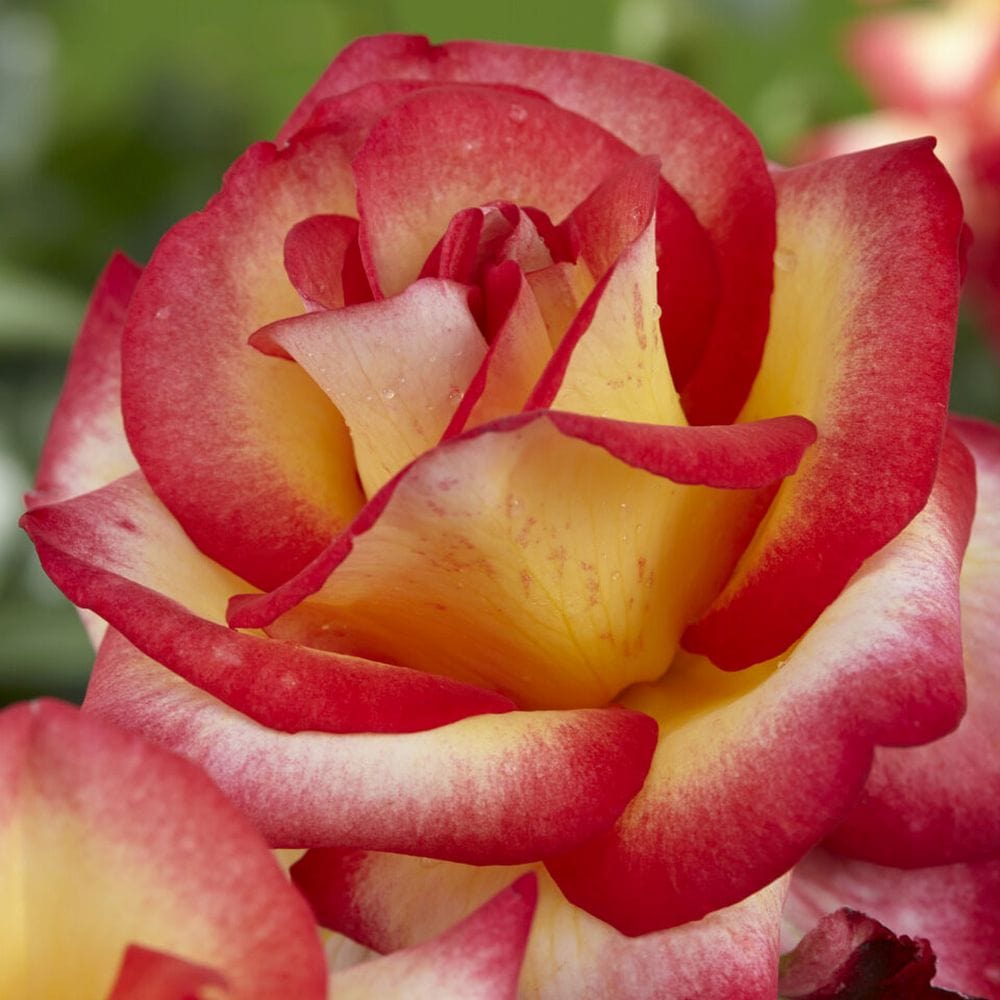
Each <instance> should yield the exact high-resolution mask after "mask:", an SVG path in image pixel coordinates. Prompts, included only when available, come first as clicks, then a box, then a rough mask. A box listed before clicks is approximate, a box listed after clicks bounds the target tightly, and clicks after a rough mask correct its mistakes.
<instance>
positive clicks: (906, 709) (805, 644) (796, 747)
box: [548, 439, 973, 934]
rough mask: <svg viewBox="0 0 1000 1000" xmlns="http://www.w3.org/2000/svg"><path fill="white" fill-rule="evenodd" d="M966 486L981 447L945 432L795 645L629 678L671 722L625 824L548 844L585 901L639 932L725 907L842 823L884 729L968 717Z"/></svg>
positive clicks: (633, 696)
mask: <svg viewBox="0 0 1000 1000" xmlns="http://www.w3.org/2000/svg"><path fill="white" fill-rule="evenodd" d="M972 490H973V484H972V469H971V462H970V460H969V456H968V454H967V453H966V452H965V449H964V448H962V446H961V445H959V444H957V443H955V442H953V441H951V439H949V441H948V446H947V448H946V450H945V452H944V453H943V456H942V463H941V472H940V476H939V479H938V485H937V488H936V489H935V491H934V493H933V494H932V496H931V500H930V501H929V502H928V505H927V508H926V509H925V510H924V511H923V512H922V513H921V514H920V515H919V516H918V517H917V518H916V519H915V520H914V521H913V523H912V524H911V525H910V526H909V527H908V528H907V529H906V530H905V531H904V532H903V533H902V534H901V535H900V536H899V537H898V538H897V539H896V540H894V541H893V542H892V543H890V545H888V546H887V547H886V548H885V549H884V550H883V551H882V552H880V553H879V554H878V555H876V556H874V557H872V559H870V560H869V561H868V563H867V564H866V565H865V566H864V567H863V568H862V570H861V571H860V572H859V573H858V574H857V575H856V576H855V578H854V579H853V580H852V581H851V583H850V584H849V586H848V587H847V588H846V589H845V590H844V592H843V593H842V594H841V596H840V597H839V598H838V599H837V601H835V602H834V603H833V604H832V605H831V606H830V607H829V608H828V609H827V610H826V611H825V612H824V614H823V615H822V616H821V617H820V618H819V620H818V621H817V622H816V624H815V625H814V626H813V628H812V629H811V630H810V631H809V632H808V633H807V634H806V635H805V636H804V637H803V639H802V640H801V641H800V642H799V644H798V645H797V646H796V647H795V648H794V649H793V650H790V651H789V652H788V653H786V654H785V658H783V659H782V660H780V661H775V662H772V663H767V664H761V665H759V666H756V667H752V668H750V669H749V670H745V671H740V672H737V673H726V672H724V671H720V670H718V669H716V668H715V667H713V666H712V664H711V663H709V662H708V661H706V660H704V659H703V658H694V657H688V656H685V657H682V658H680V660H679V661H678V662H675V663H674V665H673V666H672V667H671V669H670V670H669V671H667V673H666V675H665V676H664V678H663V680H661V681H660V682H658V683H657V684H655V685H640V686H638V688H637V689H633V690H632V691H631V692H626V696H625V698H623V699H622V700H623V703H624V704H627V705H628V706H629V707H632V708H636V709H639V710H640V711H645V712H648V713H649V714H651V715H653V716H654V718H656V719H657V721H658V722H659V724H660V731H661V736H660V741H659V745H658V747H657V752H656V755H655V757H654V758H653V763H652V765H651V767H650V773H649V777H648V778H647V779H646V783H645V785H644V786H643V790H642V792H641V793H640V794H639V795H638V796H637V797H636V798H635V799H634V800H633V801H632V802H631V803H630V805H629V807H628V809H627V810H626V811H625V813H624V814H623V815H622V817H621V819H619V821H618V823H617V824H616V825H615V826H614V827H613V828H612V829H611V830H609V831H608V832H607V833H606V834H602V835H601V836H600V837H599V838H597V839H596V841H594V842H593V843H591V844H586V845H584V846H583V847H582V848H579V849H577V850H576V851H574V852H572V853H571V854H570V855H569V856H567V857H564V858H558V859H553V860H551V861H549V863H548V865H549V870H550V871H551V872H552V873H553V874H554V876H555V878H556V880H557V881H558V882H559V884H560V886H561V887H562V888H563V891H564V892H566V895H567V896H568V897H569V898H570V899H571V900H572V901H573V902H575V903H577V905H579V906H583V907H585V908H586V909H587V910H589V911H590V912H592V913H594V914H596V915H597V916H599V917H601V918H603V919H604V920H607V921H608V922H609V923H612V924H613V925H614V926H616V927H619V928H620V929H622V930H623V931H626V932H627V933H632V934H639V933H644V932H648V931H651V930H655V929H658V928H660V927H667V926H671V925H674V924H677V923H681V922H683V921H686V920H692V919H695V918H698V917H700V916H702V915H703V914H704V913H707V912H709V911H711V910H714V909H717V908H718V907H720V906H726V905H728V904H730V903H732V902H734V901H735V900H738V899H741V898H742V897H744V896H746V895H748V894H749V893H752V892H754V891H756V890H757V889H759V888H760V887H761V886H763V885H766V884H767V883H768V882H770V881H771V880H773V879H774V878H776V877H777V876H778V875H780V874H781V873H782V872H784V871H787V870H788V869H789V868H790V867H791V865H792V864H794V863H795V861H796V860H798V858H800V857H801V856H802V855H803V854H804V853H805V851H806V850H808V848H809V847H810V846H812V845H813V844H814V843H816V841H817V840H819V839H820V838H821V837H822V836H824V835H825V834H826V833H828V832H829V831H830V830H831V829H833V828H834V826H835V825H836V824H837V823H838V822H839V820H840V819H841V817H842V816H843V815H844V814H845V812H846V811H847V810H848V808H849V807H850V806H851V804H852V803H853V802H854V800H855V797H856V796H857V793H858V791H859V789H860V787H861V784H862V782H863V781H864V779H865V777H866V775H867V773H868V768H869V766H870V763H871V756H872V749H873V746H874V745H875V744H895V745H907V744H912V743H920V742H925V741H926V740H928V739H934V738H936V737H938V736H940V735H942V734H944V733H946V732H948V731H949V730H950V729H952V728H953V727H954V726H955V725H956V724H957V722H958V719H959V718H960V715H961V711H962V708H963V698H962V694H963V690H962V659H961V656H962V654H961V643H960V637H959V606H958V573H959V565H960V562H961V556H962V551H963V549H964V547H965V542H966V539H967V537H968V528H969V522H970V520H971V515H972V504H973V498H972Z"/></svg>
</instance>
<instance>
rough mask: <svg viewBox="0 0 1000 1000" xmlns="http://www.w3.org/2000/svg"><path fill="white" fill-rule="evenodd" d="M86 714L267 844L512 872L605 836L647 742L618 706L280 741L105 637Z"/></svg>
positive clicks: (636, 719)
mask: <svg viewBox="0 0 1000 1000" xmlns="http://www.w3.org/2000/svg"><path fill="white" fill-rule="evenodd" d="M85 707H86V708H87V709H88V710H90V711H92V712H96V713H98V714H99V715H102V716H104V717H107V718H110V719H112V720H113V721H115V722H117V723H118V724H119V725H121V726H123V727H125V728H128V729H131V730H133V731H135V732H138V733H141V734H142V735H144V736H146V737H147V738H149V739H152V740H153V741H154V742H156V743H159V744H161V745H163V746H166V747H168V748H169V749H172V750H176V751H177V752H179V753H181V754H182V755H183V756H185V757H188V758H189V759H191V760H194V761H195V762H197V763H199V764H200V765H201V766H202V767H203V768H204V769H205V770H206V771H207V772H208V774H209V775H210V776H211V777H212V779H213V780H214V781H215V782H216V784H218V785H219V786H220V787H221V788H222V789H223V791H225V792H226V793H227V794H228V795H229V796H230V798H231V799H232V800H233V801H234V802H235V803H236V804H237V805H238V806H239V807H240V808H241V810H242V811H243V812H244V813H245V814H246V815H247V816H248V817H249V818H250V819H251V821H252V822H253V823H254V825H255V826H256V827H257V828H258V829H259V830H261V831H262V832H263V833H264V835H265V836H266V837H267V838H268V840H269V841H270V842H271V843H272V845H273V846H276V847H283V846H295V847H307V846H327V845H330V844H342V845H347V846H366V847H373V848H376V849H378V850H391V851H407V852H413V853H420V854H426V855H428V856H434V857H443V858H450V859H454V860H458V861H464V862H469V863H475V864H496V863H500V864H507V863H520V862H523V861H527V860H530V859H533V858H537V857H541V856H544V855H545V854H549V853H553V852H556V851H559V850H563V849H565V848H566V847H568V846H569V845H571V844H574V843H579V842H580V841H581V840H583V839H585V838H586V837H588V836H591V835H592V834H593V833H595V832H597V831H598V830H601V829H604V828H606V827H607V826H609V825H610V824H611V823H612V822H613V821H614V819H615V817H617V816H618V815H619V814H620V812H621V810H622V809H623V808H624V807H625V804H626V803H627V802H628V801H629V799H631V798H632V796H633V795H634V794H635V793H636V791H638V789H639V786H640V785H641V784H642V780H643V778H644V777H645V774H646V770H647V768H648V766H649V759H650V756H651V755H652V751H653V744H654V742H655V738H656V733H655V726H654V724H653V723H652V720H650V719H648V718H647V717H646V716H644V715H641V714H639V713H636V712H628V711H624V710H622V709H619V708H607V709H592V710H581V711H576V712H509V713H507V714H505V715H482V716H478V717H476V718H469V719H464V720H462V721H459V722H457V723H453V724H451V725H448V726H443V727H441V728H438V729H432V730H428V731H426V732H420V733H409V734H403V735H395V734H393V735H385V734H376V733H371V734H368V733H358V734H351V735H338V736H330V735H327V734H324V733H316V732H299V733H281V732H276V731H275V730H273V729H269V728H267V727H265V726H261V725H259V724H257V723H256V722H253V721H252V720H251V719H249V718H247V717H246V716H244V715H241V714H239V713H238V712H236V711H234V710H233V709H231V708H229V707H228V706H226V705H224V704H222V703H221V702H219V701H217V700H216V699H214V698H212V697H210V696H209V695H207V694H205V693H204V691H202V690H200V689H199V688H196V687H193V686H192V685H190V684H188V683H187V682H186V681H184V680H182V679H181V678H180V677H178V676H177V675H176V674H172V673H171V672H170V671H168V670H166V669H165V668H164V667H162V666H160V665H159V664H157V663H155V662H154V661H152V660H150V659H149V658H148V657H145V656H143V655H142V654H141V653H140V652H139V651H138V650H136V649H135V648H134V647H132V646H131V645H130V644H129V643H128V642H127V641H126V640H124V639H123V638H122V636H121V635H119V634H118V633H116V632H114V631H110V632H109V633H108V636H107V638H106V639H105V641H104V644H103V645H102V647H101V650H100V653H99V655H98V658H97V662H96V664H95V667H94V674H93V676H92V678H91V682H90V686H89V688H88V690H87V700H86V702H85Z"/></svg>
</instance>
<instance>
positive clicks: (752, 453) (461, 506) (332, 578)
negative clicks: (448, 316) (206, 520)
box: [229, 411, 811, 707]
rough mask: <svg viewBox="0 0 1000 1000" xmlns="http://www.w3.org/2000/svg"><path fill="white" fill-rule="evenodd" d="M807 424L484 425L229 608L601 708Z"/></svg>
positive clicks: (664, 644)
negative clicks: (299, 564)
mask: <svg viewBox="0 0 1000 1000" xmlns="http://www.w3.org/2000/svg"><path fill="white" fill-rule="evenodd" d="M810 439H811V428H810V427H809V425H808V424H807V423H806V422H805V421H802V420H800V419H798V418H792V417H790V418H785V419H780V420H774V421H769V422H764V423H761V424H757V425H741V426H737V427H710V428H709V427H703V428H702V427H699V428H692V427H663V426H659V425H651V424H635V423H626V422H621V421H615V420H606V419H602V418H594V417H587V416H584V415H582V414H568V413H562V412H558V411H531V412H526V413H522V414H519V415H516V416H514V417H509V418H506V419H505V420H501V421H497V422H495V423H493V424H488V425H482V426H480V427H477V428H474V429H473V430H471V431H468V432H466V433H465V434H463V435H462V436H461V437H459V438H453V439H452V440H451V441H448V442H446V443H445V444H442V445H441V446H439V447H438V448H436V449H434V450H433V451H432V452H428V453H426V454H425V455H423V456H422V457H421V458H420V459H418V460H417V461H416V462H414V463H413V464H412V465H411V466H409V467H408V468H407V469H405V470H404V471H403V472H402V473H400V475H399V476H397V477H396V479H394V480H393V481H391V482H390V483H389V484H387V485H386V487H385V488H384V489H383V490H382V491H381V492H380V493H379V494H378V495H377V496H376V497H375V498H373V500H372V501H371V502H370V503H369V505H368V507H367V508H366V509H365V511H364V512H363V513H362V514H361V516H360V517H359V518H358V519H357V521H355V523H354V525H352V527H351V529H350V530H349V532H346V533H345V534H344V535H342V536H341V537H340V538H339V539H337V540H336V542H334V544H333V545H332V546H331V547H330V548H329V549H328V550H327V552H326V553H325V554H324V555H323V556H322V557H320V558H319V559H317V560H316V561H314V563H313V564H312V565H311V566H309V567H307V569H306V570H305V571H303V573H301V574H299V576H298V577H296V578H294V579H292V580H291V581H289V583H288V584H286V585H285V586H283V587H281V588H278V589H277V590H276V591H273V592H272V593H271V594H266V595H261V596H259V597H257V596H248V597H246V598H241V599H239V600H238V602H237V603H235V604H234V606H233V608H232V610H231V611H230V618H229V620H230V623H231V624H233V625H235V626H237V627H241V628H242V627H250V628H254V627H260V626H270V629H269V631H270V632H271V633H272V634H274V635H277V636H280V637H282V638H286V639H291V640H293V641H296V642H300V643H304V644H306V645H318V646H319V647H320V648H336V649H338V650H340V651H342V652H350V653H353V654H355V655H361V656H365V657H369V658H373V659H378V660H383V661H385V662H390V663H400V664H405V665H407V666H411V667H415V668H417V669H420V670H426V671H428V672H431V673H441V674H445V675H447V676H451V677H454V678H456V679H457V680H462V681H464V682H467V683H474V684H479V685H482V686H485V687H489V688H494V689H496V690H499V691H501V692H504V693H507V694H511V695H513V696H514V697H515V698H516V699H518V700H519V703H520V704H521V705H522V706H526V707H580V706H595V707H596V706H598V705H603V704H607V702H608V701H610V700H611V699H612V698H613V697H614V696H615V695H616V694H617V693H618V692H619V691H621V690H622V689H623V688H624V687H626V686H627V685H628V684H630V683H633V682H634V681H636V680H639V679H647V680H652V679H653V678H656V677H658V676H659V675H660V674H662V673H663V671H664V669H665V668H666V666H667V664H668V663H669V661H670V659H671V658H672V656H673V653H674V649H675V648H676V642H677V637H678V635H679V634H680V631H681V630H682V628H683V627H684V623H685V622H687V621H690V620H691V618H692V617H694V616H695V615H697V613H698V610H699V608H702V607H705V606H706V605H707V604H708V602H709V601H710V600H711V598H712V595H713V594H715V593H717V588H718V587H719V586H721V584H722V581H723V580H724V579H725V577H726V575H727V574H728V572H729V570H730V569H731V567H732V566H733V565H734V563H735V560H736V558H737V557H738V554H739V552H740V551H741V548H742V546H743V545H745V544H746V540H747V538H749V535H750V533H751V532H752V531H753V528H754V526H755V525H756V523H757V520H758V519H759V517H760V514H761V511H762V507H763V505H764V504H766V502H767V500H768V499H769V498H770V496H771V494H772V491H773V485H774V484H775V483H776V482H777V480H778V479H779V478H780V477H781V476H784V475H787V474H788V473H790V472H791V471H793V470H794V468H795V466H796V465H797V463H798V460H799V457H800V456H801V454H802V451H803V450H804V448H805V446H806V444H807V443H808V442H809V440H810ZM650 473H652V475H651V474H650ZM303 602H304V603H303ZM285 612H290V613H289V614H287V615H286V616H285V617H281V618H279V616H281V615H284V613H285ZM276 619H277V621H276Z"/></svg>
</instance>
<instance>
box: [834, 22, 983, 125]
mask: <svg viewBox="0 0 1000 1000" xmlns="http://www.w3.org/2000/svg"><path fill="white" fill-rule="evenodd" d="M848 57H849V58H850V60H851V62H852V63H853V64H854V66H855V67H856V68H857V70H858V72H859V73H860V74H861V76H862V78H863V79H864V81H865V83H866V85H867V86H868V88H869V89H870V90H871V91H872V93H873V95H874V98H875V103H876V104H877V105H880V106H885V107H888V108H890V109H894V110H900V111H906V112H914V113H918V114H919V113H926V112H928V111H933V110H940V109H942V108H943V109H944V110H945V112H946V113H947V111H949V110H950V109H952V108H953V109H955V110H956V111H957V112H958V113H959V114H961V113H962V112H963V111H966V110H967V108H968V105H969V103H970V102H971V101H972V100H973V99H974V98H975V96H976V95H977V94H980V93H983V92H984V91H985V90H986V89H987V88H988V87H989V85H990V82H991V78H992V76H993V74H994V73H995V72H996V71H997V68H998V66H1000V37H998V35H997V15H996V8H995V7H993V6H992V5H991V4H976V3H951V4H948V5H947V7H946V8H945V9H939V10H934V9H927V10H904V11H893V12H892V13H890V14H884V15H881V16H877V17H867V18H865V19H864V20H863V21H861V22H859V23H858V24H857V25H855V27H854V30H853V31H852V33H851V35H850V37H849V39H848Z"/></svg>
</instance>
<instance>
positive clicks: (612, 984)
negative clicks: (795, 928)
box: [292, 850, 785, 1000]
mask: <svg viewBox="0 0 1000 1000" xmlns="http://www.w3.org/2000/svg"><path fill="white" fill-rule="evenodd" d="M528 870H532V869H528ZM533 870H535V872H536V874H537V877H538V886H539V898H538V909H537V911H536V913H535V919H534V924H533V927H532V931H531V937H530V939H529V941H528V950H527V955H526V956H525V961H524V969H523V971H522V974H521V980H520V993H519V996H520V997H522V998H523V1000H576V998H578V997H602V998H607V1000H661V998H664V997H670V998H672V1000H673V998H677V1000H680V998H682V997H698V1000H773V998H774V995H775V987H776V984H777V955H778V929H779V928H778V925H779V919H780V918H779V915H780V911H781V905H782V900H783V899H784V893H785V880H784V879H782V880H780V881H779V882H778V883H776V884H774V885H771V886H767V887H766V888H765V889H763V890H762V891H761V892H759V893H756V894H755V895H753V896H750V897H749V898H748V899H745V900H743V901H741V902H740V903H739V904H737V905H736V906H732V907H729V908H728V909H725V910H720V911H718V912H716V913H713V914H710V915H709V916H708V917H706V918H705V919H704V920H700V921H697V922H695V923H691V924H686V925H684V926H682V927H677V928H674V929H672V930H669V931H664V932H660V933H656V934H648V935H646V936H644V937H639V938H629V937H626V936H625V935H623V934H621V933H619V932H618V931H616V930H615V929H614V928H613V927H609V926H608V925H607V924H605V923H603V922H602V921H600V920H597V919H595V918H594V917H592V916H590V915H589V914H587V913H585V912H584V911H582V910H580V909H577V908H576V907H575V906H573V905H572V904H570V903H568V902H567V901H566V900H565V898H564V897H563V896H562V894H561V893H560V892H559V889H558V888H557V887H556V886H555V884H554V883H553V882H552V880H551V879H550V878H549V877H548V876H547V875H546V873H545V871H544V869H541V868H540V867H538V866H535V868H534V869H533ZM516 871H519V869H515V870H512V869H509V868H469V867H466V866H464V865H456V864H450V863H447V862H440V863H437V864H435V863H433V862H429V861H428V860H427V859H424V858H407V857H402V856H400V855H392V854H377V853H373V852H367V851H338V850H320V851H310V852H309V853H308V854H307V855H306V856H305V858H303V859H302V860H301V861H300V862H298V863H297V864H296V865H295V866H294V867H293V868H292V878H293V880H294V881H295V882H296V884H297V885H298V886H299V887H300V888H301V889H302V890H303V892H304V893H305V894H306V896H307V898H308V899H309V901H310V903H311V904H312V906H313V909H314V911H315V912H316V915H317V919H318V920H319V921H320V923H321V924H323V925H324V926H327V927H331V928H334V929H336V930H339V931H340V932H341V933H344V934H347V935H348V936H349V937H352V938H354V939H355V940H357V941H360V942H361V943H363V944H365V945H367V946H368V947H371V948H374V949H375V950H377V951H386V952H391V951H393V950H395V949H398V948H411V947H413V946H414V945H416V944H419V943H420V942H422V941H424V940H426V939H428V938H433V936H434V935H435V934H437V933H439V932H440V930H441V929H442V928H444V927H447V926H449V925H450V924H451V923H453V922H454V921H455V920H457V919H459V918H461V917H463V916H465V914H467V913H469V912H472V911H474V910H475V908H476V907H477V906H480V905H481V904H482V901H483V900H485V899H488V898H489V897H490V896H492V895H493V893H495V892H496V891H497V890H498V889H499V888H500V887H501V886H503V885H505V884H507V883H508V882H509V881H510V879H511V877H512V875H513V874H515V873H516Z"/></svg>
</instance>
